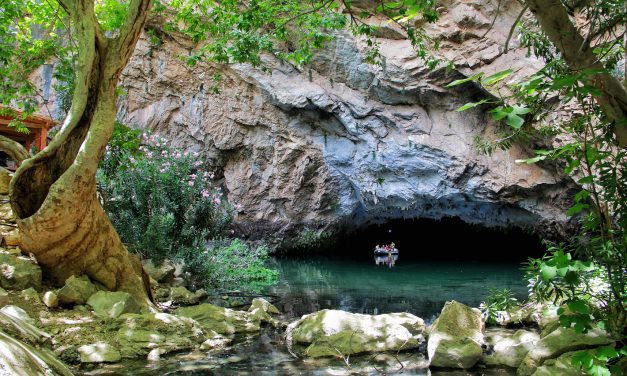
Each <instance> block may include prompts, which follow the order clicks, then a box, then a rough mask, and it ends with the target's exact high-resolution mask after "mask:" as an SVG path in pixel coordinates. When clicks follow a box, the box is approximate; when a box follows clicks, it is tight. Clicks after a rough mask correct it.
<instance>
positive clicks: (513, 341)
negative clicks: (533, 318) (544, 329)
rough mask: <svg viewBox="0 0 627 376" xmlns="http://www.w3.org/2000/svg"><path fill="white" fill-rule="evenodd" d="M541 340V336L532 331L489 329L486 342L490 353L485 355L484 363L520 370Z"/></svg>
mask: <svg viewBox="0 0 627 376" xmlns="http://www.w3.org/2000/svg"><path fill="white" fill-rule="evenodd" d="M539 340H540V335H539V334H538V333H537V332H534V331H530V330H524V329H519V330H516V331H515V332H514V331H513V330H507V329H496V328H491V329H488V330H486V333H485V342H486V344H487V345H488V349H489V352H488V353H486V354H484V355H483V359H482V361H483V363H485V364H487V365H493V366H507V367H512V368H518V366H519V365H520V363H521V362H522V360H523V359H524V358H525V356H526V355H527V353H528V352H529V350H531V349H532V348H533V347H534V346H535V345H536V343H537V342H538V341H539Z"/></svg>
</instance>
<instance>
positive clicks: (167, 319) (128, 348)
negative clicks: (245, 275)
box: [116, 313, 205, 358]
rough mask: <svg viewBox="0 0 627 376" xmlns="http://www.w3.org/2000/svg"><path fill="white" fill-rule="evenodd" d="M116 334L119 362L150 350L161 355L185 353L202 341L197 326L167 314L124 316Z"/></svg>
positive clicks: (202, 334)
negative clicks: (157, 351) (156, 351)
mask: <svg viewBox="0 0 627 376" xmlns="http://www.w3.org/2000/svg"><path fill="white" fill-rule="evenodd" d="M120 320H122V325H121V327H120V329H119V330H118V332H117V334H116V340H117V342H118V344H119V345H120V347H119V351H120V354H121V355H122V357H123V358H138V357H143V356H146V355H147V354H148V353H149V352H150V351H151V350H153V349H160V351H162V354H166V353H169V352H172V351H179V350H189V349H193V348H196V347H198V346H199V345H200V344H201V343H202V342H204V341H205V335H204V332H203V330H202V329H201V327H200V326H199V324H198V323H197V322H196V321H194V320H191V319H189V318H187V317H179V316H175V315H170V314H167V313H144V314H136V313H126V314H124V315H122V316H120Z"/></svg>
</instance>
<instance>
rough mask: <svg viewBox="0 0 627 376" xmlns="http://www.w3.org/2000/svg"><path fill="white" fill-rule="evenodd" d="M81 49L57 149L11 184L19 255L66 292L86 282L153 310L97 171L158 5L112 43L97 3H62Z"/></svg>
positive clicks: (140, 0) (144, 9) (130, 19)
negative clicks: (28, 256) (123, 85)
mask: <svg viewBox="0 0 627 376" xmlns="http://www.w3.org/2000/svg"><path fill="white" fill-rule="evenodd" d="M59 3H60V4H61V5H62V6H63V8H64V9H65V10H66V12H67V13H68V14H69V16H70V18H71V20H72V21H73V26H74V28H75V35H76V39H77V42H78V49H79V55H78V59H77V64H76V66H77V71H76V88H75V92H74V97H73V100H72V107H71V108H70V111H69V113H68V116H67V117H66V119H65V121H64V123H63V126H62V128H61V130H60V132H59V133H58V135H57V136H56V137H55V138H54V139H53V140H52V142H51V143H50V145H48V147H46V148H45V149H44V150H42V151H41V152H40V153H38V154H37V155H35V156H34V157H33V158H30V159H27V160H26V161H24V163H22V165H21V166H20V168H19V169H18V170H17V171H16V174H15V177H14V178H13V180H12V181H11V191H10V194H11V205H12V207H13V211H14V213H15V215H16V218H17V224H18V227H19V229H20V232H21V240H20V247H21V248H22V250H24V251H26V252H30V253H32V254H34V255H35V257H36V258H37V261H38V262H39V264H40V265H41V266H42V268H43V270H44V273H45V275H47V276H48V277H49V278H51V279H52V280H53V281H55V282H56V283H58V284H62V283H63V282H64V281H65V279H67V278H68V277H69V276H71V275H80V274H86V275H88V276H89V277H90V278H91V279H92V280H94V281H97V282H100V283H102V284H103V285H104V286H105V287H107V288H108V289H110V290H121V291H126V292H129V293H130V294H132V295H133V296H134V297H135V298H136V299H137V301H138V303H140V304H142V305H144V306H146V307H147V306H150V305H151V302H150V301H149V299H148V296H149V290H148V289H147V284H146V280H145V277H144V274H143V271H142V267H141V264H140V263H139V261H138V260H137V259H136V258H135V257H134V256H132V255H130V254H129V253H128V251H127V250H126V248H125V247H124V245H123V244H122V242H121V240H120V237H119V236H118V234H117V232H116V231H115V229H114V228H113V226H112V225H111V222H110V221H109V219H108V217H107V215H106V213H105V212H104V210H103V209H102V206H101V205H100V202H99V201H98V200H97V199H96V170H97V168H98V164H99V162H100V159H101V158H102V155H103V153H104V150H105V147H106V145H107V143H108V141H109V138H110V137H111V134H112V132H113V127H114V124H115V117H116V110H117V109H116V100H115V90H116V86H117V82H118V78H119V75H120V73H121V71H122V69H123V68H124V66H125V65H126V63H127V62H128V59H129V58H130V55H131V53H132V52H133V49H134V48H135V44H136V43H137V39H138V38H139V34H140V32H141V30H142V28H143V25H144V23H145V21H146V16H147V14H148V11H149V8H150V5H151V3H152V0H132V2H131V4H130V7H129V14H128V16H127V18H126V20H125V22H124V24H123V26H122V28H121V30H120V32H119V35H118V36H117V37H115V38H112V39H108V38H106V37H105V36H104V33H103V32H102V30H101V29H100V25H99V24H98V21H97V20H96V16H95V14H94V1H93V0H60V1H59Z"/></svg>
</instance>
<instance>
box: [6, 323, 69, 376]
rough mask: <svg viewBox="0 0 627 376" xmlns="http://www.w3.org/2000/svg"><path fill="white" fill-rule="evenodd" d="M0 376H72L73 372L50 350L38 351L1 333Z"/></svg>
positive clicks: (42, 349)
mask: <svg viewBox="0 0 627 376" xmlns="http://www.w3.org/2000/svg"><path fill="white" fill-rule="evenodd" d="M0 348H1V349H2V351H0V375H2V376H32V375H46V376H55V375H61V376H72V371H70V369H69V368H68V367H67V366H66V365H64V364H63V363H61V362H60V361H59V360H58V359H57V358H56V357H55V356H54V354H52V352H50V351H49V350H46V349H44V348H41V349H38V348H36V347H34V346H31V345H29V344H27V343H24V342H22V341H19V340H17V339H15V338H13V337H12V336H10V335H8V334H6V333H3V332H1V331H0Z"/></svg>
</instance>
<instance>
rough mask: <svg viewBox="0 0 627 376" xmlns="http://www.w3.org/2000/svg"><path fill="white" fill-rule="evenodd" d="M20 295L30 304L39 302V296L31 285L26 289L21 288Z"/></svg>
mask: <svg viewBox="0 0 627 376" xmlns="http://www.w3.org/2000/svg"><path fill="white" fill-rule="evenodd" d="M20 296H21V297H22V298H23V299H24V300H26V301H27V302H29V303H31V304H39V303H41V298H40V297H39V293H37V291H36V290H35V289H34V288H32V287H29V288H27V289H26V290H22V291H21V292H20Z"/></svg>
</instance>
